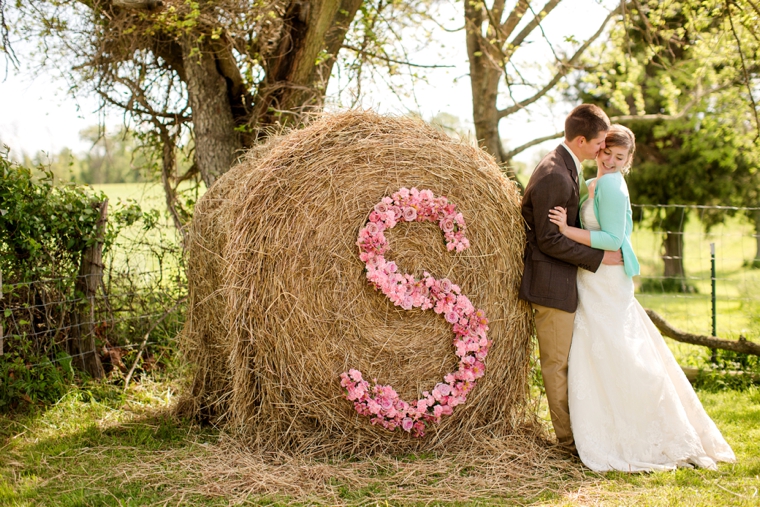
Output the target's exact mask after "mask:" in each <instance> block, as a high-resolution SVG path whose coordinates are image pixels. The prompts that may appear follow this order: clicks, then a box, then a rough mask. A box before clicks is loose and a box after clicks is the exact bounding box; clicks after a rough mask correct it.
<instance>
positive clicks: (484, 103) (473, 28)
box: [464, 2, 506, 164]
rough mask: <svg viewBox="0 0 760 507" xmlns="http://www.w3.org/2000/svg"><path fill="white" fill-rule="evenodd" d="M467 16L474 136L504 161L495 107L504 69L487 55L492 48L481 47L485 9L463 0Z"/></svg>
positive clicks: (489, 151)
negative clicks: (481, 31)
mask: <svg viewBox="0 0 760 507" xmlns="http://www.w3.org/2000/svg"><path fill="white" fill-rule="evenodd" d="M464 18H465V31H466V37H467V56H468V58H469V62H470V86H471V88H472V116H473V121H474V123H475V136H476V138H477V140H478V144H479V145H480V146H481V147H482V148H483V149H484V150H485V151H487V152H488V153H490V154H491V155H493V157H494V158H495V159H496V162H497V163H498V164H503V163H504V162H506V160H504V148H503V146H502V144H501V139H500V138H499V117H498V109H497V107H496V99H497V97H498V92H499V80H500V79H501V76H502V69H501V68H500V67H499V66H498V65H497V64H496V63H495V62H493V61H492V60H491V59H490V58H489V57H488V52H489V48H486V47H482V43H483V38H482V37H481V36H480V30H482V26H483V23H484V21H485V19H484V12H483V9H482V8H481V7H480V6H479V4H477V3H476V2H464Z"/></svg>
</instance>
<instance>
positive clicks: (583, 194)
mask: <svg viewBox="0 0 760 507" xmlns="http://www.w3.org/2000/svg"><path fill="white" fill-rule="evenodd" d="M634 150H635V138H634V135H633V133H632V132H631V131H630V130H629V129H627V128H626V127H624V126H622V125H610V121H609V118H608V117H607V115H606V114H605V113H604V111H602V110H601V109H600V108H599V107H597V106H594V105H591V104H583V105H580V106H578V107H576V108H575V109H573V111H572V112H571V113H570V115H569V116H568V117H567V119H566V120H565V139H564V142H562V143H561V144H560V145H559V146H558V147H557V148H556V149H555V150H554V151H552V152H550V153H549V154H548V155H546V157H544V159H543V160H542V161H541V162H540V163H539V165H538V166H537V167H536V169H535V171H534V172H533V174H532V176H531V178H530V181H529V182H528V186H527V187H526V189H525V195H524V197H523V203H522V214H523V218H524V219H525V222H526V225H527V228H526V229H527V245H526V248H525V271H524V274H523V279H522V284H521V287H520V298H522V299H525V300H527V301H529V302H530V303H531V305H532V307H533V310H534V318H535V326H536V334H537V336H538V344H539V350H540V361H541V373H542V376H543V379H544V386H545V388H546V397H547V401H548V403H549V411H550V414H551V419H552V424H553V425H554V431H555V435H556V437H557V441H558V445H559V446H560V447H561V448H562V449H563V450H565V451H567V452H569V453H571V454H576V455H579V456H580V458H581V460H582V461H583V463H584V464H585V465H586V466H588V467H589V468H590V469H592V470H595V471H598V472H602V471H608V470H620V471H626V472H627V471H648V470H662V469H673V468H675V467H677V466H690V465H696V466H700V467H704V468H711V469H714V468H716V462H718V461H730V462H733V461H734V460H735V457H734V453H733V451H732V450H731V448H730V447H729V445H728V444H727V443H726V441H725V440H724V439H723V436H722V435H721V434H720V431H719V430H718V428H717V427H716V426H715V424H714V423H713V421H712V420H711V419H710V418H709V416H708V415H707V413H706V412H705V410H704V409H703V408H702V405H701V403H700V402H699V399H698V398H697V396H696V394H695V393H694V390H693V389H692V387H691V385H690V384H689V381H688V380H687V379H686V376H685V375H684V374H683V372H682V370H681V368H680V367H679V366H678V364H677V363H676V361H675V358H674V357H673V355H672V354H671V352H670V350H669V349H668V347H667V345H666V344H665V342H664V340H663V338H662V336H660V333H659V332H658V330H657V328H656V327H655V326H654V324H652V322H651V320H649V317H648V316H647V315H646V313H645V311H644V309H643V308H642V307H641V305H640V304H639V303H638V302H637V301H636V299H635V298H634V295H633V280H632V277H633V276H635V275H637V274H639V264H638V262H637V260H636V255H635V253H634V252H633V249H632V247H631V241H630V240H631V230H632V228H633V221H632V214H631V204H630V200H629V198H628V188H627V186H626V183H625V179H624V178H623V176H624V175H625V174H626V173H627V172H628V170H629V169H630V166H631V163H632V160H633V153H634ZM584 160H596V165H597V175H596V178H594V179H591V180H589V181H588V182H586V181H585V180H584V178H583V172H582V170H581V162H582V161H584Z"/></svg>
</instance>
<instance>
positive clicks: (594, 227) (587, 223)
mask: <svg viewBox="0 0 760 507" xmlns="http://www.w3.org/2000/svg"><path fill="white" fill-rule="evenodd" d="M581 220H582V221H583V228H584V229H587V230H589V231H601V230H602V228H601V226H600V225H599V222H598V221H597V220H596V215H595V214H594V200H593V199H586V201H585V202H584V203H583V205H582V206H581Z"/></svg>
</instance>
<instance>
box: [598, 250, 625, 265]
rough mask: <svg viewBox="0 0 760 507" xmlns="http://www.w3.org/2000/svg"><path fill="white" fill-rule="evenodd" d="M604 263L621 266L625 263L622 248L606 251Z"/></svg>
mask: <svg viewBox="0 0 760 507" xmlns="http://www.w3.org/2000/svg"><path fill="white" fill-rule="evenodd" d="M602 264H606V265H608V266H620V265H622V264H623V252H622V251H620V250H615V251H614V252H612V251H610V250H605V251H604V257H603V258H602Z"/></svg>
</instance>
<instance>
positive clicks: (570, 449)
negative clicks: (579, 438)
mask: <svg viewBox="0 0 760 507" xmlns="http://www.w3.org/2000/svg"><path fill="white" fill-rule="evenodd" d="M557 448H558V450H559V451H560V452H561V453H562V454H567V455H568V456H572V457H575V458H580V456H579V455H578V449H577V448H576V447H575V444H574V443H573V444H570V445H561V444H557Z"/></svg>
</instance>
